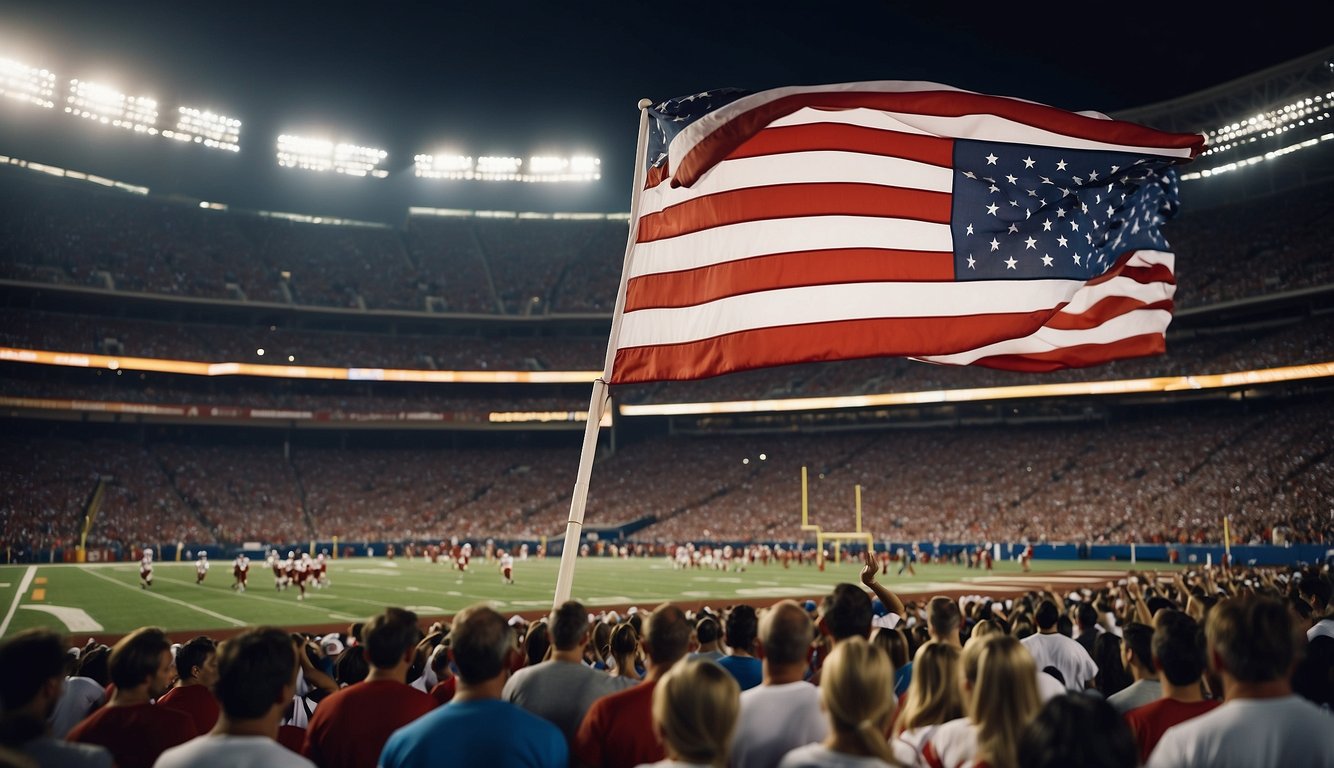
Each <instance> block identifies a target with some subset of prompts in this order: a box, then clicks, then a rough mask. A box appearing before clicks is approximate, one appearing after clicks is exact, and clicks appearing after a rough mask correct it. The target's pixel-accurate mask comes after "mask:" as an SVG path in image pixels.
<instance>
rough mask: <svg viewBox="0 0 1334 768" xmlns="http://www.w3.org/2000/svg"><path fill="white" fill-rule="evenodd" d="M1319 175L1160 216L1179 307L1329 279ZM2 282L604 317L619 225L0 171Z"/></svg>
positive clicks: (622, 225) (618, 255) (1331, 264)
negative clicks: (210, 203) (305, 210)
mask: <svg viewBox="0 0 1334 768" xmlns="http://www.w3.org/2000/svg"><path fill="white" fill-rule="evenodd" d="M1332 194H1334V193H1332V192H1331V190H1330V188H1329V187H1328V185H1325V186H1324V187H1321V186H1320V185H1315V186H1312V187H1310V188H1303V189H1300V190H1296V191H1292V192H1286V193H1281V194H1276V195H1271V196H1269V197H1265V198H1260V199H1256V200H1248V201H1245V202H1242V203H1236V204H1233V205H1230V206H1223V207H1218V208H1212V209H1206V210H1200V211H1191V210H1188V211H1187V212H1186V213H1185V214H1184V215H1183V216H1182V217H1181V218H1179V219H1178V220H1176V221H1173V222H1172V223H1170V224H1169V225H1168V228H1167V235H1168V238H1169V240H1170V241H1171V243H1172V245H1173V248H1174V249H1175V250H1176V251H1177V252H1178V253H1179V254H1181V257H1180V258H1179V260H1178V268H1177V275H1178V281H1179V284H1180V290H1179V291H1178V294H1177V304H1178V306H1181V307H1194V306H1203V305H1209V304H1217V303H1219V302H1224V301H1229V300H1233V299H1241V298H1250V297H1255V296H1262V295H1267V294H1273V293H1278V292H1283V291H1289V290H1293V289H1298V288H1305V287H1310V286H1318V285H1327V284H1329V283H1330V282H1331V280H1334V261H1331V254H1330V251H1329V248H1328V243H1327V239H1326V238H1325V237H1324V232H1325V227H1324V226H1323V223H1324V219H1325V218H1327V217H1328V215H1329V214H1328V210H1329V206H1330V203H1331V195H1332ZM0 202H3V203H4V206H5V210H6V216H5V220H4V221H3V222H0V278H8V279H14V280H25V281H38V282H53V283H62V284H73V285H80V286H85V287H96V288H104V289H114V290H121V291H138V292H149V293H165V294H171V295H179V296H194V297H202V298H210V299H219V300H228V301H238V300H248V301H266V302H278V303H287V304H299V305H312V306H326V307H342V308H355V309H384V310H408V311H416V312H428V311H429V312H438V311H445V312H460V313H480V314H492V315H495V314H506V315H520V316H526V315H532V314H543V315H545V314H568V313H589V312H593V313H602V314H606V313H609V312H611V310H612V308H613V305H614V302H615V297H616V290H617V286H618V284H619V277H620V272H621V266H622V263H623V258H624V250H625V240H626V234H627V230H626V222H625V221H624V220H608V219H586V218H572V219H541V218H538V219H534V218H523V217H508V218H498V217H497V218H485V217H458V218H452V217H434V216H412V217H409V219H408V221H407V223H406V224H405V225H404V226H403V227H388V226H333V225H328V224H313V223H299V222H295V221H290V220H287V219H282V218H273V217H265V216H258V215H254V214H250V213H242V212H231V211H227V212H222V211H215V210H207V209H201V208H199V207H197V206H196V205H192V204H190V203H189V202H187V201H184V200H172V199H166V198H157V197H145V196H138V195H131V194H126V193H123V192H119V191H114V190H99V189H96V188H92V187H90V186H89V185H75V184H73V183H72V182H63V181H57V180H51V179H45V178H37V177H34V176H33V175H32V174H27V173H23V172H16V171H8V172H7V173H5V174H4V175H3V176H0Z"/></svg>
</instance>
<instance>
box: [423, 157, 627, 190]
mask: <svg viewBox="0 0 1334 768" xmlns="http://www.w3.org/2000/svg"><path fill="white" fill-rule="evenodd" d="M413 160H414V161H415V166H416V170H415V173H416V175H417V176H418V177H419V178H424V179H454V180H468V181H519V182H548V183H550V182H567V181H597V180H598V179H601V178H602V161H601V160H599V159H598V158H596V157H590V156H586V155H575V156H573V157H558V156H553V155H535V156H533V157H530V158H528V160H527V162H526V163H525V161H524V160H523V159H521V158H518V157H501V156H495V157H491V156H488V157H479V158H477V159H476V160H474V159H473V158H472V157H470V156H467V155H459V154H453V153H441V154H431V155H428V154H421V155H416V156H414V157H413Z"/></svg>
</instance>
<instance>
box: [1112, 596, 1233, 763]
mask: <svg viewBox="0 0 1334 768" xmlns="http://www.w3.org/2000/svg"><path fill="white" fill-rule="evenodd" d="M1153 624H1154V629H1153V663H1154V666H1156V667H1157V668H1158V679H1159V680H1160V681H1161V682H1162V684H1163V696H1162V698H1160V699H1158V700H1157V701H1155V702H1153V703H1151V704H1145V705H1144V706H1142V707H1138V708H1136V709H1132V710H1130V711H1129V712H1127V713H1126V714H1125V720H1126V723H1127V724H1129V725H1130V730H1131V731H1132V732H1133V733H1134V734H1135V746H1136V748H1137V749H1138V750H1139V761H1140V763H1141V764H1143V763H1147V762H1148V760H1149V754H1150V753H1151V752H1153V748H1154V747H1156V746H1158V740H1159V739H1161V738H1162V737H1163V734H1164V733H1166V732H1167V729H1168V728H1171V727H1172V726H1174V725H1177V724H1179V723H1184V722H1185V721H1187V720H1191V719H1193V718H1196V717H1199V716H1200V715H1202V714H1204V713H1205V712H1208V711H1209V710H1211V709H1213V708H1214V707H1217V706H1218V705H1219V704H1220V703H1221V702H1219V701H1218V700H1217V699H1214V700H1209V699H1205V698H1204V695H1203V694H1202V693H1201V692H1200V678H1201V677H1202V676H1203V675H1204V665H1205V656H1204V646H1203V645H1202V640H1203V639H1202V638H1201V636H1200V630H1199V625H1198V624H1196V623H1195V620H1194V619H1192V618H1191V617H1189V616H1187V615H1186V614H1184V613H1182V612H1180V611H1174V610H1162V611H1159V612H1158V614H1157V615H1156V616H1154V619H1153Z"/></svg>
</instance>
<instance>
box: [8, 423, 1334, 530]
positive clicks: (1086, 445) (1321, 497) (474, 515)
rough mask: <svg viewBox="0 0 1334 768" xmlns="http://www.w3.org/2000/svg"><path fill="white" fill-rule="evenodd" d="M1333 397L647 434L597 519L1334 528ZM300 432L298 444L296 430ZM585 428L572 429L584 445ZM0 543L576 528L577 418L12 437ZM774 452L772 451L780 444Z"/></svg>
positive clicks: (613, 478)
mask: <svg viewBox="0 0 1334 768" xmlns="http://www.w3.org/2000/svg"><path fill="white" fill-rule="evenodd" d="M1328 408H1329V405H1328V402H1327V401H1326V400H1315V401H1312V402H1305V403H1293V404H1288V405H1284V406H1281V407H1266V408H1261V407H1256V408H1253V409H1242V408H1237V407H1231V408H1218V409H1213V408H1205V409H1198V410H1195V411H1191V412H1185V413H1180V414H1172V415H1162V414H1157V413H1148V414H1139V415H1138V416H1131V415H1127V416H1125V417H1123V418H1119V419H1115V420H1112V421H1109V422H1105V423H1104V422H1088V423H1080V424H1067V423H1062V424H1029V425H1018V424H1013V425H1005V426H992V427H986V426H976V427H967V428H948V427H941V428H935V429H916V430H907V429H905V430H882V431H876V432H855V433H836V434H823V435H821V434H814V435H735V436H720V435H713V434H710V435H697V436H690V435H679V436H675V437H659V438H652V439H644V440H639V441H629V442H627V443H626V444H624V445H622V446H620V447H619V449H618V450H617V451H615V452H614V453H608V454H607V455H604V456H603V457H601V458H600V459H599V460H598V461H597V463H596V465H595V467H594V469H593V472H592V476H591V482H590V487H589V494H588V504H587V513H586V515H587V520H588V521H589V522H590V523H591V524H594V525H619V524H623V523H628V522H632V521H636V520H646V521H648V522H650V523H651V524H650V525H648V526H647V527H645V528H643V529H642V530H639V531H637V532H636V533H635V536H636V538H637V539H639V540H641V541H646V542H654V541H656V542H674V541H686V540H689V541H740V542H749V541H782V542H793V541H803V540H806V539H807V536H806V535H805V534H804V533H803V532H802V531H801V530H800V522H801V520H800V513H801V480H800V477H801V469H802V467H807V468H808V498H809V519H810V522H812V523H814V524H817V525H820V526H822V527H823V528H824V529H825V530H832V531H850V530H853V529H854V525H855V521H854V514H855V504H854V492H855V486H861V495H862V511H861V519H862V525H863V530H866V531H869V532H871V533H872V534H873V535H874V537H875V538H876V540H878V541H879V540H892V541H923V542H945V543H954V542H970V543H976V544H980V543H985V542H1013V543H1019V542H1025V541H1028V542H1033V543H1044V542H1048V543H1051V542H1069V543H1083V542H1090V543H1129V542H1159V543H1197V542H1210V541H1213V542H1216V541H1218V540H1219V539H1220V538H1221V536H1222V532H1221V530H1220V527H1219V526H1220V521H1221V519H1222V518H1223V516H1224V515H1227V516H1228V517H1229V518H1230V526H1231V527H1230V533H1231V536H1232V540H1233V543H1235V544H1248V543H1257V544H1258V543H1275V542H1277V543H1283V542H1290V543H1300V542H1321V541H1334V520H1331V514H1330V508H1329V499H1331V498H1334V433H1331V432H1330V430H1329V429H1328ZM280 439H281V438H278V440H280ZM567 443H568V444H567ZM0 446H2V447H3V448H4V450H5V452H6V455H8V456H11V457H12V459H11V460H10V461H9V462H7V463H6V465H5V466H4V467H3V468H0V481H3V485H0V526H2V527H0V536H2V539H0V540H2V541H3V542H4V543H5V544H8V545H10V546H12V547H18V548H27V549H28V550H29V551H33V550H43V549H46V548H50V547H65V546H69V545H71V544H73V543H75V542H76V541H77V539H78V534H79V532H80V530H81V528H80V527H81V525H82V522H83V515H84V510H85V507H86V504H87V501H88V499H89V498H90V495H91V494H92V492H93V490H94V488H95V486H96V483H97V478H105V479H106V480H107V496H106V502H107V505H106V506H105V507H104V508H103V509H102V512H101V513H100V514H99V515H97V517H96V519H95V520H94V522H93V526H92V529H91V534H92V538H91V539H90V542H106V543H114V544H118V545H120V546H122V547H126V548H128V547H132V546H145V545H152V544H163V543H167V544H170V543H175V542H177V541H186V542H194V543H199V544H212V543H215V542H222V543H226V542H235V541H251V540H265V541H273V542H290V541H306V540H309V539H311V538H319V539H321V540H328V538H329V537H332V536H338V537H340V538H341V539H342V540H344V541H363V542H364V541H385V540H396V541H418V542H425V541H440V540H448V539H449V538H451V537H455V536H458V537H467V538H478V537H501V538H516V537H522V538H529V539H535V538H536V537H538V536H544V535H545V536H555V535H560V534H561V532H562V531H563V530H564V524H565V520H566V517H567V513H568V507H569V499H570V491H571V488H572V487H573V478H574V475H575V472H576V469H577V464H578V451H577V445H576V440H575V436H574V434H573V433H571V435H570V436H569V437H568V439H566V440H563V441H562V440H553V441H548V442H546V443H544V444H537V443H531V444H523V443H519V442H515V443H511V444H491V445H462V446H459V447H457V448H429V449H423V448H395V449H389V448H370V447H360V448H359V447H356V446H351V447H335V446H333V445H330V446H328V447H318V448H315V447H305V446H295V447H292V448H290V450H288V451H284V450H283V448H282V444H281V443H280V442H277V441H275V442H273V443H270V444H268V446H267V447H266V446H263V445H250V444H222V443H219V444H216V445H209V444H207V443H205V444H180V443H176V442H172V441H170V440H167V441H165V442H158V443H152V444H149V445H148V446H147V447H145V446H144V445H141V444H138V443H129V442H121V441H116V440H98V441H91V442H90V441H79V440H75V439H69V438H65V439H56V438H25V437H21V436H17V435H14V436H7V437H4V438H0ZM762 455H763V456H764V458H763V459H761V458H760V457H761V456H762Z"/></svg>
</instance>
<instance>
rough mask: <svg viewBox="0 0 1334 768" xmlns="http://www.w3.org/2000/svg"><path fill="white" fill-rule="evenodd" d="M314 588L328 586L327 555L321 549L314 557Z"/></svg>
mask: <svg viewBox="0 0 1334 768" xmlns="http://www.w3.org/2000/svg"><path fill="white" fill-rule="evenodd" d="M315 586H317V587H319V588H320V589H323V588H325V587H327V586H329V554H328V552H326V551H325V550H323V549H321V550H320V553H319V554H318V555H316V556H315Z"/></svg>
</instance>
